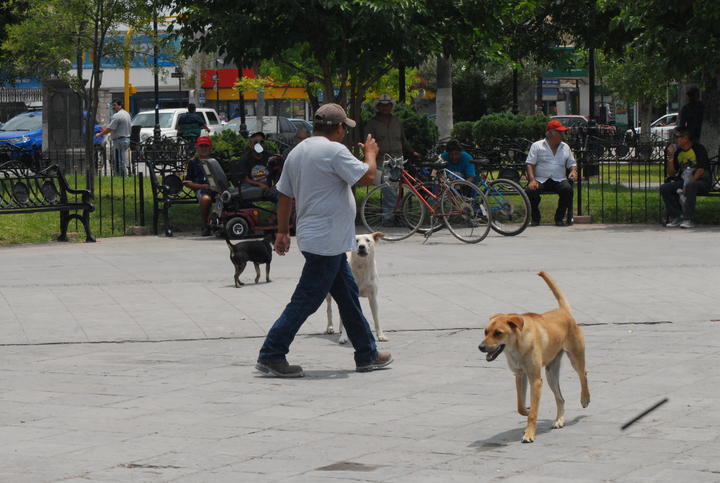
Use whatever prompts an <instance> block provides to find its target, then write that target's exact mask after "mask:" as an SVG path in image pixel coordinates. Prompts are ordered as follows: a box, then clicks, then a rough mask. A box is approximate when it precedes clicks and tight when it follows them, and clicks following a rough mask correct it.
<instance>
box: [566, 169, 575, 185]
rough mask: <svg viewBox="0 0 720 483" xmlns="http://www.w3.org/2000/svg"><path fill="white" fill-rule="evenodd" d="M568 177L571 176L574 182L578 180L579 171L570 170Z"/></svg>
mask: <svg viewBox="0 0 720 483" xmlns="http://www.w3.org/2000/svg"><path fill="white" fill-rule="evenodd" d="M568 178H570V179H571V180H572V181H573V183H574V182H576V181H577V171H575V170H574V169H573V170H572V171H570V174H569V175H568Z"/></svg>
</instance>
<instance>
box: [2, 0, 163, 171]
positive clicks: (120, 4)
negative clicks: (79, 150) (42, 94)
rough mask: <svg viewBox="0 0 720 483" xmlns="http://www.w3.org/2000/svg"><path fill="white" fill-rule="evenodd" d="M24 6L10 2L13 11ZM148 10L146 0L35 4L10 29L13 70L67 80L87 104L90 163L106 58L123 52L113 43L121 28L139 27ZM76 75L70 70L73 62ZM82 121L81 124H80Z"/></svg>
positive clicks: (8, 42) (36, 1) (45, 0)
mask: <svg viewBox="0 0 720 483" xmlns="http://www.w3.org/2000/svg"><path fill="white" fill-rule="evenodd" d="M25 4H26V2H24V1H17V0H8V2H7V3H6V5H11V6H12V8H14V9H15V10H17V9H21V8H23V7H24V6H25ZM148 18H149V12H148V8H147V3H146V2H145V1H143V0H33V1H32V2H30V3H29V9H28V10H27V11H25V12H24V19H23V20H22V21H21V22H19V23H16V24H14V25H9V26H8V27H7V38H6V39H5V41H4V42H3V44H2V48H3V50H5V51H8V52H10V53H11V54H12V56H13V63H14V65H15V67H16V68H17V69H18V70H20V71H24V72H32V73H33V74H34V75H35V76H37V77H40V78H41V79H46V78H48V77H58V78H63V79H65V80H66V81H67V82H68V83H69V84H70V85H71V86H72V87H73V88H74V89H75V91H76V92H77V93H78V95H80V96H82V97H83V99H84V101H85V110H86V111H87V112H88V115H87V116H86V118H85V123H86V124H85V133H86V134H85V136H86V139H85V152H86V156H87V158H88V162H90V160H91V158H92V152H93V139H92V137H93V132H94V130H93V129H92V127H93V126H94V125H95V119H96V114H97V107H98V93H99V89H100V82H101V81H100V63H101V61H102V59H104V58H107V57H112V56H115V57H117V56H119V55H121V54H122V46H121V45H119V44H118V42H113V41H112V40H111V33H112V32H113V31H114V30H115V29H116V28H117V27H118V26H120V25H137V24H139V23H140V21H141V20H147V19H148ZM86 54H87V55H91V62H92V69H91V74H90V79H89V84H88V85H85V84H86V81H87V80H86V79H84V78H83V69H82V65H83V60H84V58H85V55H86ZM73 62H74V63H75V65H76V72H75V73H74V75H73V72H71V68H72V63H73ZM78 122H80V120H78Z"/></svg>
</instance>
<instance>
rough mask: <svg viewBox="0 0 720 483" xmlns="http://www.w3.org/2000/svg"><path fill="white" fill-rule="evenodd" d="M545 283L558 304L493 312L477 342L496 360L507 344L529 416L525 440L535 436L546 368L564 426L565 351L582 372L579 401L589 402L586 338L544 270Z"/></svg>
mask: <svg viewBox="0 0 720 483" xmlns="http://www.w3.org/2000/svg"><path fill="white" fill-rule="evenodd" d="M538 275H540V276H541V277H542V278H543V279H544V280H545V283H547V285H548V287H550V290H552V293H553V294H554V295H555V298H556V299H557V301H558V304H560V308H558V309H554V310H551V311H549V312H545V313H544V314H533V313H527V314H495V315H493V316H492V317H490V323H489V324H488V326H487V327H486V328H485V339H483V341H482V343H481V344H480V346H479V347H478V348H479V349H480V351H481V352H485V353H487V360H488V361H494V360H495V359H496V358H497V356H499V355H500V353H501V352H503V349H505V356H506V357H507V361H508V365H509V366H510V370H511V371H512V372H513V373H514V374H515V386H516V389H517V410H518V412H519V413H520V414H521V415H523V416H527V417H528V419H527V427H526V428H525V434H523V438H522V442H523V443H532V442H533V441H534V440H535V431H536V429H537V415H538V408H539V406H540V390H541V389H542V376H541V374H540V372H541V371H542V368H543V367H545V374H546V375H547V380H548V385H549V386H550V389H551V390H552V392H553V394H554V395H555V403H556V404H557V416H556V418H555V423H554V424H553V425H552V427H553V428H562V427H563V426H564V425H565V417H564V415H565V400H564V399H563V397H562V394H561V393H560V360H561V359H562V354H563V352H566V353H567V355H568V357H569V358H570V362H571V363H572V366H573V368H574V369H575V371H576V372H577V373H578V376H580V404H582V407H584V408H585V407H587V405H588V404H589V403H590V391H589V390H588V384H587V373H586V372H585V339H584V337H583V334H582V332H581V331H580V327H578V325H577V324H576V323H575V319H574V318H573V316H572V313H571V311H570V304H569V303H568V301H567V300H566V299H565V296H564V295H563V294H562V292H560V289H559V288H558V287H557V285H556V284H555V281H554V280H553V279H552V278H550V276H549V275H548V274H547V273H545V272H540V273H538ZM528 379H529V380H530V383H531V387H530V411H529V412H528V409H527V408H526V407H525V395H526V392H527V383H528Z"/></svg>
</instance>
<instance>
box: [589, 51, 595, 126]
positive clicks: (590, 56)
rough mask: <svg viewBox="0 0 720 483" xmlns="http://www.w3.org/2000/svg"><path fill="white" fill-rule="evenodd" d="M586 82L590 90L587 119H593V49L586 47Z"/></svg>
mask: <svg viewBox="0 0 720 483" xmlns="http://www.w3.org/2000/svg"><path fill="white" fill-rule="evenodd" d="M588 83H589V86H588V87H589V88H590V92H589V93H588V94H589V97H590V106H589V108H590V109H589V110H588V119H590V120H591V121H592V120H594V119H595V49H593V48H592V47H591V48H590V49H588Z"/></svg>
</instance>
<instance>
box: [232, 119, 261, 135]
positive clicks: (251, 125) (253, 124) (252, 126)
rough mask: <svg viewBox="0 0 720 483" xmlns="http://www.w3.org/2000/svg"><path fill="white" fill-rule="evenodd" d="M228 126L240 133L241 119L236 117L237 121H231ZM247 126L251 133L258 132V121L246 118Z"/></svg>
mask: <svg viewBox="0 0 720 483" xmlns="http://www.w3.org/2000/svg"><path fill="white" fill-rule="evenodd" d="M226 126H229V127H230V128H231V129H232V130H233V131H239V130H240V118H239V117H236V118H235V119H233V120H231V121H229V122H228V123H227V124H226ZM245 126H247V130H248V132H249V133H254V132H257V119H249V118H245Z"/></svg>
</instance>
